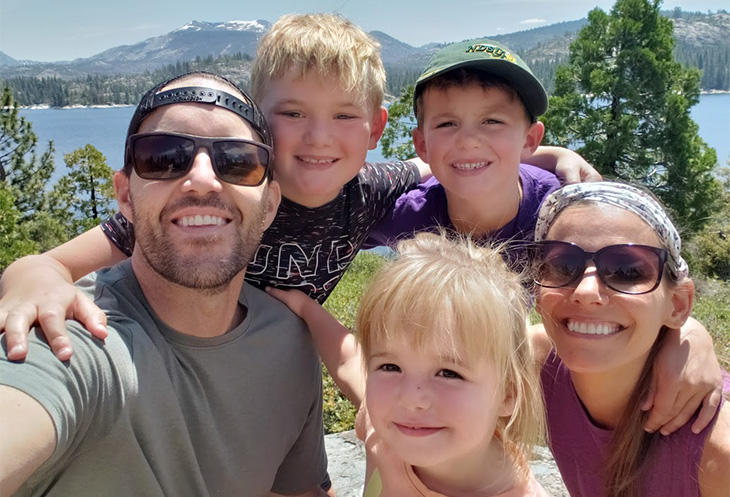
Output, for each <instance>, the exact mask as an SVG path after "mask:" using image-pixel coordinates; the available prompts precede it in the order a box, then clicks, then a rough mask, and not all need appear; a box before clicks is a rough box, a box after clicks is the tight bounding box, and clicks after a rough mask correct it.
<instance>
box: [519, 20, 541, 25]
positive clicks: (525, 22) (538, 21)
mask: <svg viewBox="0 0 730 497" xmlns="http://www.w3.org/2000/svg"><path fill="white" fill-rule="evenodd" d="M543 22H547V21H546V20H545V19H525V20H524V21H520V24H542V23H543Z"/></svg>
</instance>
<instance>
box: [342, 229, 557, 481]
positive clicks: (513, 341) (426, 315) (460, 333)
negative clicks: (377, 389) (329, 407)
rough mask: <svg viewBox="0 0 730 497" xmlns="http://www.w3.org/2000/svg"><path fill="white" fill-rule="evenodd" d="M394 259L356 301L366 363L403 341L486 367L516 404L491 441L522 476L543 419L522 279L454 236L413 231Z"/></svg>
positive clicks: (493, 254)
mask: <svg viewBox="0 0 730 497" xmlns="http://www.w3.org/2000/svg"><path fill="white" fill-rule="evenodd" d="M398 253H399V255H398V257H397V258H396V259H395V260H394V261H392V262H390V263H388V264H387V265H386V266H385V267H384V268H383V269H382V270H381V271H380V272H379V273H378V275H377V276H376V277H375V279H374V280H373V282H372V283H371V284H370V286H369V287H368V289H367V290H366V292H365V295H364V296H363V298H362V301H361V303H360V309H359V312H358V316H357V324H356V329H357V335H358V339H359V341H360V344H361V347H362V352H363V355H364V357H365V360H366V361H367V359H368V358H369V357H370V355H371V353H372V346H373V343H375V342H380V343H383V342H387V341H392V340H396V341H397V340H401V339H406V341H407V342H408V343H410V344H412V346H413V347H414V348H416V349H417V350H420V349H423V348H424V347H430V346H435V347H438V346H439V345H441V346H443V344H444V343H448V344H453V350H454V351H457V352H458V353H459V354H460V357H458V358H457V359H458V360H460V361H463V362H465V363H467V364H469V363H471V364H474V363H477V362H480V361H484V360H488V361H490V362H492V363H493V364H494V366H495V367H496V370H497V374H498V375H499V378H501V385H502V391H501V392H495V395H501V396H502V397H501V398H505V397H506V396H512V398H513V399H514V405H515V407H514V411H513V414H512V415H511V416H510V417H509V418H500V419H499V420H498V423H497V433H496V435H497V436H498V437H499V438H501V439H502V441H503V444H504V447H505V448H506V449H507V450H508V451H509V452H510V453H511V454H512V455H513V456H514V458H515V460H516V461H517V462H518V463H519V464H520V465H521V467H522V468H523V469H525V470H526V469H527V464H526V457H527V455H529V454H530V452H531V450H532V446H533V445H534V444H535V443H536V442H538V441H539V439H540V437H541V436H542V435H543V433H544V429H543V426H544V421H543V420H544V417H543V402H542V393H541V389H540V383H539V380H538V375H537V366H536V364H535V361H534V357H533V353H532V347H531V344H530V341H529V337H528V335H527V321H526V313H527V305H528V304H527V302H528V299H527V295H526V291H525V289H524V288H523V287H522V284H521V281H522V278H521V276H520V275H518V274H516V273H514V272H513V271H511V270H510V269H509V268H508V267H507V264H506V263H505V262H504V261H503V260H502V256H501V254H500V252H499V250H494V249H492V248H487V247H479V246H477V245H476V244H475V243H474V242H473V241H472V240H471V239H470V238H468V237H464V236H460V235H453V236H451V235H448V236H447V235H446V234H444V233H442V234H441V235H436V234H432V233H419V234H417V235H416V236H415V238H413V239H411V240H406V241H403V242H401V243H400V244H399V245H398ZM448 348H452V347H448ZM436 350H439V349H438V348H437V349H436ZM526 474H527V473H525V475H526Z"/></svg>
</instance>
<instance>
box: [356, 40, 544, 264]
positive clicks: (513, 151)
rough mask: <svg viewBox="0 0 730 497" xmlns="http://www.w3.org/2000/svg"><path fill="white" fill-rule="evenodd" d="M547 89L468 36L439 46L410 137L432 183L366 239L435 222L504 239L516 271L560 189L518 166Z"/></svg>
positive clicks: (506, 54) (418, 92) (540, 130)
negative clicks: (548, 200) (546, 204)
mask: <svg viewBox="0 0 730 497" xmlns="http://www.w3.org/2000/svg"><path fill="white" fill-rule="evenodd" d="M547 102H548V98H547V93H546V92H545V89H544V88H543V86H542V85H541V84H540V81H538V79H537V78H536V77H535V76H534V75H533V74H532V71H531V70H530V68H529V67H528V66H527V64H525V63H524V62H523V61H522V59H520V57H519V56H517V55H516V54H514V53H513V52H511V51H510V50H509V49H508V48H506V47H504V46H503V45H501V44H499V43H497V42H494V41H491V40H487V39H480V40H471V41H465V42H461V43H455V44H452V45H448V46H447V47H445V48H443V49H442V50H440V51H439V52H437V53H436V54H435V55H434V56H433V57H432V58H431V60H430V61H429V63H428V66H427V67H426V69H425V70H424V72H423V74H421V76H420V77H419V78H418V80H417V81H416V88H415V92H414V111H415V114H416V119H417V123H418V126H417V127H416V128H415V129H414V130H413V141H414V144H415V147H416V151H417V153H418V156H419V157H420V158H421V159H423V160H424V161H425V162H427V163H428V164H429V165H430V166H431V171H432V172H433V175H434V178H432V179H430V180H428V181H426V182H425V183H423V184H421V185H419V187H418V188H417V189H415V190H412V191H411V192H409V193H407V194H405V195H403V196H402V197H401V198H400V199H399V200H398V201H397V202H396V207H395V209H394V211H393V212H392V214H391V215H389V217H388V218H387V219H386V220H384V221H383V222H382V223H381V225H380V226H379V227H378V228H377V229H376V232H375V233H374V234H372V235H371V240H370V242H371V243H372V244H373V245H378V244H380V245H382V244H386V245H393V244H394V242H395V241H397V239H398V238H399V237H402V235H401V234H402V233H404V232H407V231H409V230H412V231H414V232H418V231H423V230H430V229H433V228H434V227H436V226H439V227H446V228H449V229H453V230H456V231H459V232H462V233H471V234H472V235H473V236H474V237H475V238H478V239H487V240H490V241H495V242H510V250H509V257H510V259H512V262H513V263H516V267H521V266H523V265H524V262H525V260H526V253H525V250H524V245H525V243H524V242H526V241H529V240H531V239H532V233H533V229H534V225H535V220H536V219H537V213H538V209H539V207H540V204H541V202H542V200H543V198H545V196H547V195H548V194H549V193H550V192H551V191H553V190H554V189H555V188H557V187H558V186H559V182H558V179H557V178H556V177H555V175H554V174H552V173H549V172H547V171H544V170H542V169H539V168H536V167H534V166H530V165H528V164H524V163H523V162H524V159H526V158H527V157H529V156H530V155H532V153H533V152H534V151H535V150H536V149H537V147H538V145H539V144H540V141H541V140H542V137H543V134H544V131H545V128H544V126H543V124H542V123H541V122H539V121H538V120H537V116H539V115H540V114H542V113H544V112H545V110H546V109H547Z"/></svg>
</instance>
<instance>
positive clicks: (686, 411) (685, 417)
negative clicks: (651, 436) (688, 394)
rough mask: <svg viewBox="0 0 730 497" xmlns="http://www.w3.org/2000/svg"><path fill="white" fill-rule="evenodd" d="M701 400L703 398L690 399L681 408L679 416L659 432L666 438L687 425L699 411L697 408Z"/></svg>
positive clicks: (678, 412) (664, 425) (673, 418)
mask: <svg viewBox="0 0 730 497" xmlns="http://www.w3.org/2000/svg"><path fill="white" fill-rule="evenodd" d="M701 400H702V398H701V397H698V398H694V397H693V398H690V399H688V400H687V402H685V403H684V405H682V406H681V407H680V408H679V410H678V411H677V414H676V415H675V416H674V417H672V418H671V419H670V420H669V421H667V422H666V423H664V424H663V425H662V427H661V428H660V429H659V432H660V433H661V434H662V435H665V436H666V435H671V434H672V433H674V432H675V431H676V430H678V429H679V428H681V427H682V426H684V425H685V424H687V421H689V420H690V418H691V417H692V415H693V414H694V413H695V411H696V410H697V406H698V405H699V403H700V401H701Z"/></svg>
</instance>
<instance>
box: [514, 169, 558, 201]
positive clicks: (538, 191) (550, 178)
mask: <svg viewBox="0 0 730 497" xmlns="http://www.w3.org/2000/svg"><path fill="white" fill-rule="evenodd" d="M520 180H521V181H522V187H523V189H524V190H525V195H528V194H532V195H535V196H536V197H539V198H540V199H542V197H545V196H546V195H547V194H548V193H550V192H552V191H553V190H555V189H556V188H558V187H560V180H558V177H557V176H555V174H553V173H551V172H550V171H545V170H544V169H540V168H539V167H535V166H532V165H530V164H520Z"/></svg>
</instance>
